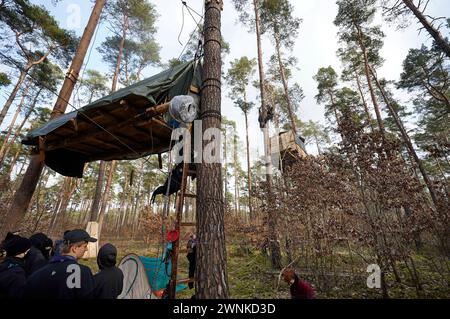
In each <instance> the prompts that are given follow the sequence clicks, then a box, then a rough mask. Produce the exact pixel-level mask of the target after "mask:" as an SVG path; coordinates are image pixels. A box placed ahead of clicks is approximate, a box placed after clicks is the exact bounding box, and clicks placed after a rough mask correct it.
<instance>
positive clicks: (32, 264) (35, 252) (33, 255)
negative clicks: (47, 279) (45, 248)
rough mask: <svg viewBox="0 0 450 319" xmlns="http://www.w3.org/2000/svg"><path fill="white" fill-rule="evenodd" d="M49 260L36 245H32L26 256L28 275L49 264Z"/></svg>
mask: <svg viewBox="0 0 450 319" xmlns="http://www.w3.org/2000/svg"><path fill="white" fill-rule="evenodd" d="M47 263H48V261H47V259H46V258H45V257H44V255H43V254H42V252H41V251H40V250H39V249H37V248H36V247H33V246H31V248H30V251H29V252H28V253H27V255H26V256H25V272H26V273H27V276H30V275H31V274H32V273H34V272H36V271H37V270H39V269H41V268H42V267H44V266H45V265H47Z"/></svg>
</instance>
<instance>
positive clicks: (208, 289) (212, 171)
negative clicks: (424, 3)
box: [195, 0, 229, 299]
mask: <svg viewBox="0 0 450 319" xmlns="http://www.w3.org/2000/svg"><path fill="white" fill-rule="evenodd" d="M222 8H223V2H222V0H216V1H208V0H205V28H204V42H203V43H204V66H203V85H202V87H203V90H202V93H201V109H202V114H203V116H202V124H203V125H202V131H203V132H205V131H206V130H207V129H209V128H216V129H217V130H220V125H221V120H220V113H221V96H220V89H221V88H220V79H221V66H222V61H221V56H220V53H221V52H220V51H221V44H220V43H221V34H220V27H221V10H222ZM205 112H208V113H205ZM216 115H217V116H216ZM203 132H202V133H203ZM217 138H219V136H216V139H217ZM211 142H214V141H203V146H206V145H207V144H209V143H211ZM215 142H220V140H219V141H217V140H216V141H215ZM217 144H219V145H217ZM217 144H216V148H215V151H216V152H220V143H217ZM203 149H204V148H203ZM221 166H222V165H221V163H220V162H219V163H206V162H205V161H204V160H203V162H202V163H201V164H198V177H197V178H198V180H197V231H198V246H197V254H196V255H197V256H196V261H197V262H196V264H197V266H196V269H195V278H196V282H195V288H196V297H197V298H198V299H206V298H208V299H217V298H228V296H229V292H228V275H227V256H226V247H225V230H224V209H223V201H222V194H223V193H222V185H223V184H222V167H221Z"/></svg>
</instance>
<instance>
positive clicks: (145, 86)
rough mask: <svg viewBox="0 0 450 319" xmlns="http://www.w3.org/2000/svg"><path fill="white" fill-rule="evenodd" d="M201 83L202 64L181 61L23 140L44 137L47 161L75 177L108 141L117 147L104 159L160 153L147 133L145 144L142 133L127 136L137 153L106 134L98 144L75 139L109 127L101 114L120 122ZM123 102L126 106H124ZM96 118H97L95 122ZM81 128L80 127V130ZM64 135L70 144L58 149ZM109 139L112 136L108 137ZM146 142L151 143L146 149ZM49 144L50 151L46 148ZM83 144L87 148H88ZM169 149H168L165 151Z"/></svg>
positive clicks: (34, 142)
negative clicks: (181, 62)
mask: <svg viewBox="0 0 450 319" xmlns="http://www.w3.org/2000/svg"><path fill="white" fill-rule="evenodd" d="M200 83H201V71H200V64H199V63H197V62H195V61H190V62H187V63H183V64H180V65H178V66H176V67H174V68H172V69H169V70H166V71H163V72H161V73H159V74H156V75H154V76H152V77H150V78H147V79H145V80H142V81H140V82H138V83H135V84H133V85H131V86H128V87H125V88H122V89H120V90H118V91H116V92H114V93H112V94H110V95H108V96H105V97H103V98H101V99H99V100H97V101H94V102H92V103H90V104H88V105H86V106H84V107H83V108H81V109H79V110H77V111H73V112H70V113H67V114H64V115H62V116H60V117H58V118H56V119H54V120H51V121H49V122H47V123H46V124H44V125H43V126H41V127H39V128H37V129H34V130H32V131H30V132H29V133H28V134H27V135H26V137H25V138H24V139H23V140H22V143H23V144H25V145H34V146H38V147H39V138H40V137H43V138H44V139H43V140H44V141H45V145H46V148H45V152H46V160H45V164H46V165H47V166H49V167H50V168H52V169H54V170H55V171H56V172H58V173H60V174H62V175H65V176H74V177H82V172H83V167H84V164H85V163H86V162H89V161H93V160H99V159H102V154H104V153H105V150H104V149H101V147H99V146H98V145H103V146H104V145H108V143H109V144H110V145H111V146H114V148H111V149H109V150H108V152H109V153H108V158H105V160H112V159H117V160H120V159H136V158H139V157H143V156H147V155H150V154H154V153H160V152H161V149H156V148H155V145H157V143H156V142H157V141H156V140H155V143H153V141H150V143H149V139H150V137H149V136H146V137H145V142H146V143H143V141H142V139H143V137H142V134H141V137H140V138H139V137H137V136H138V135H137V134H135V136H133V135H128V136H126V137H127V140H128V141H130V140H132V141H133V142H135V143H134V144H133V145H132V148H133V149H136V150H137V151H134V152H130V150H129V148H127V147H123V150H120V149H119V147H120V146H121V143H118V141H116V140H114V137H113V136H112V137H109V136H108V135H107V134H106V137H105V136H103V137H102V138H103V140H102V141H100V142H99V144H98V145H96V144H95V143H93V144H92V145H89V144H88V143H87V142H86V141H85V140H83V144H82V145H75V144H76V142H75V143H74V141H76V137H77V134H78V135H79V136H80V137H81V136H83V134H84V138H85V139H86V134H85V133H86V132H88V133H91V132H93V131H94V134H93V135H95V130H96V129H97V130H101V128H100V127H97V126H98V125H97V124H100V125H101V126H102V127H106V125H107V124H104V123H108V122H107V119H106V117H105V118H103V117H102V116H101V114H107V115H108V114H113V115H114V116H116V119H117V118H118V119H119V120H118V124H120V122H123V121H125V120H127V119H130V118H132V117H133V116H136V115H137V114H140V113H143V112H144V111H145V110H146V109H147V108H149V107H151V106H155V105H159V104H161V103H164V102H165V101H169V100H171V99H172V98H173V97H174V96H176V95H184V94H187V93H188V92H189V89H190V87H191V85H193V86H195V87H197V88H200ZM124 105H127V107H124ZM99 114H100V115H99ZM94 117H95V118H96V120H95V121H92V119H93V118H94ZM110 117H111V116H110ZM102 121H104V122H102ZM74 122H75V123H77V131H76V133H74V129H73V128H71V125H72V126H73V123H74ZM78 127H80V128H81V129H80V130H78ZM83 130H84V131H83ZM123 131H125V130H123ZM121 133H122V135H124V134H126V132H125V133H123V132H121ZM64 138H71V143H68V144H70V146H64V147H60V148H58V147H59V146H58V147H57V148H56V149H55V145H60V144H61V142H60V141H61V140H63V139H64ZM108 138H111V139H110V140H108ZM163 139H164V138H160V140H159V142H160V143H162V142H164V141H162V140H163ZM103 142H104V143H103ZM52 143H53V147H52ZM58 143H59V144H58ZM102 143H103V144H102ZM112 144H116V145H112ZM144 144H148V145H152V146H151V147H150V146H148V147H147V148H146V146H145V145H144ZM49 146H50V147H49ZM118 146H119V147H118ZM48 147H49V148H50V150H47V148H48ZM81 147H85V149H82V148H81ZM77 148H78V149H77ZM80 149H82V151H80ZM86 150H87V151H86ZM167 150H168V149H165V150H164V151H167ZM111 152H112V153H111ZM111 154H112V155H111Z"/></svg>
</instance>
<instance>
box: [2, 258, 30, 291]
mask: <svg viewBox="0 0 450 319" xmlns="http://www.w3.org/2000/svg"><path fill="white" fill-rule="evenodd" d="M25 283H26V272H25V269H24V261H23V259H21V258H16V257H6V259H5V260H3V262H2V263H1V264H0V299H18V298H21V297H22V292H23V288H24V286H25Z"/></svg>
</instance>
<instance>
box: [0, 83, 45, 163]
mask: <svg viewBox="0 0 450 319" xmlns="http://www.w3.org/2000/svg"><path fill="white" fill-rule="evenodd" d="M41 92H42V88H41V89H40V90H39V91H38V92H37V93H36V95H35V96H34V99H33V102H32V103H31V105H30V107H29V109H28V111H27V113H26V114H25V117H24V118H23V120H22V123H20V125H19V127H18V128H17V130H16V132H15V133H14V136H13V138H12V139H11V142H10V143H8V146H7V147H6V149H5V151H4V152H5V153H4V155H3V156H1V155H0V166H1V165H2V163H3V161H4V160H5V158H6V156H8V153H9V150H10V149H11V145H14V143H15V142H16V140H17V138H18V137H19V135H20V133H21V132H22V129H23V127H24V125H25V123H26V122H27V121H28V119H29V118H30V116H31V113H33V110H34V107H35V106H36V103H37V99H38V98H39V96H40V94H41ZM11 165H12V164H11Z"/></svg>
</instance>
